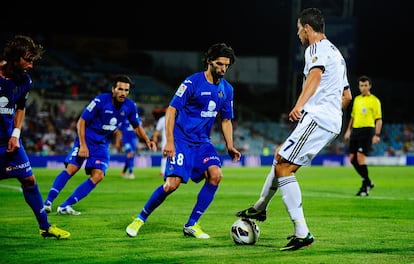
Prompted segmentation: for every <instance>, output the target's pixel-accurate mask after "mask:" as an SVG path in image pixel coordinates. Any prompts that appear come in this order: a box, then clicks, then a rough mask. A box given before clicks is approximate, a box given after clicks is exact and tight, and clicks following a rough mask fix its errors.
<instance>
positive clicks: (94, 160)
mask: <svg viewBox="0 0 414 264" xmlns="http://www.w3.org/2000/svg"><path fill="white" fill-rule="evenodd" d="M88 148H89V157H88V158H82V157H79V156H78V152H79V141H78V140H75V142H74V143H73V148H72V150H71V151H70V152H69V154H68V155H67V156H66V159H65V165H66V166H67V165H68V164H73V165H76V166H77V167H79V168H80V167H82V165H83V164H84V163H85V172H86V174H87V175H90V174H91V172H92V169H100V170H102V171H103V172H104V175H105V174H106V171H107V170H108V166H109V158H110V156H109V149H108V146H106V145H88Z"/></svg>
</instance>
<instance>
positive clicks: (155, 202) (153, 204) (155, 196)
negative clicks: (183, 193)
mask: <svg viewBox="0 0 414 264" xmlns="http://www.w3.org/2000/svg"><path fill="white" fill-rule="evenodd" d="M168 195H169V193H166V192H165V191H164V187H163V186H162V185H161V186H160V187H158V188H157V189H155V191H154V192H153V193H152V195H151V197H150V198H149V199H148V201H147V203H146V204H145V206H144V208H143V209H142V211H141V212H140V213H139V215H137V217H138V218H140V219H141V220H142V221H144V222H146V221H147V218H148V217H149V216H150V214H151V213H152V212H153V211H154V210H155V209H156V208H157V207H158V206H159V205H160V204H161V203H162V202H164V200H165V198H167V196H168Z"/></svg>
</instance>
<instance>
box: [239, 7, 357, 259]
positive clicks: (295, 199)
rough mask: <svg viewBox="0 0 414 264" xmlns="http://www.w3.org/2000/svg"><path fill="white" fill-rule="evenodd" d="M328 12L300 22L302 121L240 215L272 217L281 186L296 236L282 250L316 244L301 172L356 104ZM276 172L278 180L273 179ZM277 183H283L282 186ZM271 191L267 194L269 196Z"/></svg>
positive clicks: (298, 118) (294, 118) (308, 14)
mask: <svg viewBox="0 0 414 264" xmlns="http://www.w3.org/2000/svg"><path fill="white" fill-rule="evenodd" d="M324 28H325V22H324V17H323V15H322V12H321V11H320V10H319V9H316V8H307V9H304V10H303V11H302V12H301V13H300V15H299V17H298V20H297V29H298V31H297V35H298V37H299V39H300V41H301V43H302V44H303V45H304V46H305V47H306V50H305V67H304V70H303V74H304V81H303V86H302V91H301V94H300V95H299V97H298V99H297V101H296V104H295V106H294V107H293V109H292V110H291V112H290V113H289V120H290V121H291V122H298V123H297V125H296V127H295V129H294V130H293V132H292V133H291V134H290V135H289V136H288V138H287V139H286V140H285V141H284V143H283V144H282V145H281V146H279V147H278V148H277V150H276V152H275V160H274V162H273V166H272V168H274V172H271V173H270V174H269V176H268V177H267V179H266V182H265V185H264V186H263V189H262V194H261V198H260V199H259V201H258V203H259V204H260V203H261V204H262V205H264V208H263V207H262V208H260V209H259V206H258V204H255V206H256V207H251V208H248V209H245V210H242V211H240V212H238V213H237V214H236V216H239V217H246V218H253V219H258V220H260V221H264V220H265V219H266V209H265V208H266V206H267V203H268V202H269V201H270V199H271V198H272V197H273V195H274V194H275V193H276V190H277V189H280V191H281V193H282V200H283V203H284V205H285V207H286V210H287V212H288V214H289V216H290V219H291V220H292V222H293V223H294V230H295V231H294V234H293V235H292V236H289V237H288V239H289V242H288V244H287V245H286V246H284V247H282V248H280V250H282V251H285V250H297V249H300V248H302V247H304V246H308V245H310V244H312V243H313V241H314V237H313V235H312V233H311V232H310V231H309V228H308V226H307V224H306V220H305V216H304V213H303V208H302V194H301V190H300V187H299V183H298V182H297V180H296V176H295V172H296V171H297V170H298V169H299V168H300V167H302V166H304V165H309V164H310V163H311V161H312V159H313V158H314V157H315V155H317V154H318V153H319V152H320V150H322V148H324V147H325V146H326V145H328V144H329V143H330V142H332V141H333V140H334V139H335V138H336V137H337V136H338V135H339V133H340V131H341V126H342V115H343V112H342V109H344V108H345V107H346V106H347V105H348V104H349V102H350V100H351V98H352V95H351V93H350V89H349V83H348V78H347V69H346V63H345V60H344V58H343V56H342V54H341V53H340V51H339V50H338V49H337V48H336V47H335V45H334V44H332V43H331V42H330V41H329V40H328V39H327V38H326V35H325V34H324ZM273 173H274V175H275V176H276V178H274V177H273ZM276 181H277V186H276V184H275V183H276ZM264 194H266V195H267V197H263V195H264Z"/></svg>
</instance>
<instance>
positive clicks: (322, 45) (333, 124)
mask: <svg viewBox="0 0 414 264" xmlns="http://www.w3.org/2000/svg"><path fill="white" fill-rule="evenodd" d="M315 67H323V69H324V71H323V74H322V80H321V82H320V84H319V87H318V88H317V89H316V91H315V94H314V95H313V96H312V97H311V98H309V100H308V101H307V102H306V104H305V105H304V108H303V109H304V111H305V112H307V113H308V114H309V115H310V116H311V118H312V119H313V120H314V121H315V122H316V123H317V124H318V125H319V126H321V127H322V128H324V129H326V130H328V131H331V132H333V133H336V134H339V133H340V132H341V126H342V94H343V90H344V87H347V86H349V83H348V78H347V69H346V63H345V60H344V58H343V56H342V54H341V52H340V51H339V50H338V49H337V48H336V47H335V45H333V44H332V43H331V42H330V41H329V40H327V39H322V40H321V41H318V42H316V43H314V44H312V45H310V46H308V47H307V48H306V50H305V68H304V69H303V73H304V76H305V78H306V77H307V76H308V74H309V71H310V70H311V69H312V68H315Z"/></svg>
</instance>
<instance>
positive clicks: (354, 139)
mask: <svg viewBox="0 0 414 264" xmlns="http://www.w3.org/2000/svg"><path fill="white" fill-rule="evenodd" d="M374 133H375V128H373V127H361V128H352V130H351V135H350V137H349V153H357V152H360V153H363V154H365V156H368V154H369V152H371V150H372V137H373V136H374Z"/></svg>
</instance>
